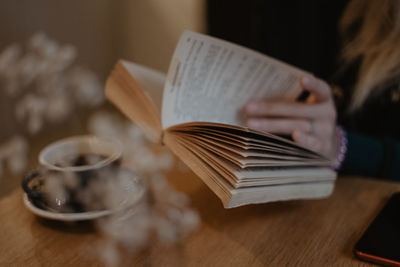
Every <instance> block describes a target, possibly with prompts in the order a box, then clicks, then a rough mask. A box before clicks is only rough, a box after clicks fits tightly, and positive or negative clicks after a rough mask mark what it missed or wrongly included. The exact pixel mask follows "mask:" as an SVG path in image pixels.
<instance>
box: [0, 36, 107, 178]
mask: <svg viewBox="0 0 400 267" xmlns="http://www.w3.org/2000/svg"><path fill="white" fill-rule="evenodd" d="M76 57H77V51H76V48H75V47H73V46H71V45H60V44H58V43H57V42H55V41H54V40H52V39H50V38H49V37H47V36H46V35H45V34H43V33H36V34H34V35H33V36H32V37H31V38H30V39H29V41H28V42H27V44H26V45H25V46H23V45H22V44H12V45H10V46H8V47H6V48H5V49H4V50H3V51H2V52H0V89H1V90H2V91H3V92H5V94H6V95H5V97H6V98H7V101H10V102H11V103H15V105H14V110H10V111H9V114H10V115H11V116H13V115H14V116H15V119H16V121H17V122H18V123H19V125H20V126H21V128H22V133H15V134H16V136H17V137H15V138H11V140H14V141H10V142H11V144H12V145H11V146H10V143H9V142H8V141H7V142H4V143H0V149H1V150H0V163H1V162H2V161H7V162H8V165H9V168H10V170H11V171H12V172H14V173H21V172H22V171H24V169H25V167H26V156H27V155H26V154H27V153H28V151H29V146H28V143H27V142H26V141H25V140H24V141H21V140H23V138H22V137H21V135H22V134H24V133H27V134H28V135H34V134H37V133H39V132H40V131H41V130H42V129H43V128H44V126H45V125H46V124H47V123H58V124H59V123H61V122H63V121H65V120H66V119H67V118H68V117H69V116H70V115H71V114H72V113H73V112H74V111H76V110H77V108H81V107H84V108H94V107H98V106H99V105H100V104H102V103H103V102H104V93H103V89H102V85H101V83H100V81H99V79H98V78H97V76H96V75H95V74H94V73H93V72H92V71H90V70H89V69H86V68H83V67H82V66H78V65H77V64H74V62H75V60H76ZM16 131H17V130H16ZM15 140H19V141H15ZM0 141H2V140H0ZM5 147H6V148H7V149H6V148H5ZM10 147H11V149H15V150H16V151H15V152H10V151H9V148H10ZM4 150H7V152H4ZM23 153H24V155H22V154H23ZM15 155H18V156H15ZM0 167H1V165H0ZM1 174H2V172H1V168H0V177H1Z"/></svg>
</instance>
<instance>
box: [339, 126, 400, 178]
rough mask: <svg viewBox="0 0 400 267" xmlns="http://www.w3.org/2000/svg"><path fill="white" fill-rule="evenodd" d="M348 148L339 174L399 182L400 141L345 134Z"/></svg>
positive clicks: (349, 132) (353, 133)
mask: <svg viewBox="0 0 400 267" xmlns="http://www.w3.org/2000/svg"><path fill="white" fill-rule="evenodd" d="M347 139H348V146H347V153H346V157H345V160H344V162H343V164H342V167H341V169H340V172H341V173H344V174H353V175H362V176H370V177H377V178H382V179H388V180H394V181H400V141H399V140H396V139H393V138H389V137H382V138H374V137H369V136H366V135H362V134H359V133H356V132H352V131H348V132H347Z"/></svg>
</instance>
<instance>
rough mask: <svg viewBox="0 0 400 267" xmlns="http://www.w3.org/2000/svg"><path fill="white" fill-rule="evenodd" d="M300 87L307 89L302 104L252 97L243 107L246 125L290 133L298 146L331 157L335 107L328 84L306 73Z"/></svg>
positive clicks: (268, 130) (333, 147)
mask: <svg viewBox="0 0 400 267" xmlns="http://www.w3.org/2000/svg"><path fill="white" fill-rule="evenodd" d="M300 85H301V87H302V88H303V89H304V90H306V91H309V92H310V96H309V97H308V98H307V101H306V102H305V103H302V102H287V101H285V102H284V101H273V102H272V101H266V100H254V101H250V102H249V103H247V104H246V105H245V106H244V109H243V110H244V113H245V115H246V116H247V121H246V124H247V126H248V127H249V128H251V129H255V130H259V131H264V132H269V133H275V134H285V135H291V136H292V137H293V139H294V141H295V142H296V143H298V144H300V145H301V146H304V147H306V148H308V149H311V150H313V151H315V152H318V153H320V154H322V155H325V156H327V157H329V158H334V157H335V154H336V132H335V125H336V109H335V105H334V103H333V98H332V94H331V90H330V87H329V85H328V84H327V83H325V82H324V81H322V80H320V79H317V78H315V77H311V76H307V77H303V78H302V79H301V80H300Z"/></svg>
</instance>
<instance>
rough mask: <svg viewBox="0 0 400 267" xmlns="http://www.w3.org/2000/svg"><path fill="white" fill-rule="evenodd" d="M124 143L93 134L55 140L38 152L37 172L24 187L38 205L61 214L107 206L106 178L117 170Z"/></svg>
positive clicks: (23, 183) (24, 182)
mask: <svg viewBox="0 0 400 267" xmlns="http://www.w3.org/2000/svg"><path fill="white" fill-rule="evenodd" d="M121 154H122V146H121V144H120V143H119V142H117V141H115V140H109V139H103V138H99V137H96V136H92V135H85V136H74V137H70V138H66V139H62V140H59V141H56V142H54V143H51V144H49V145H48V146H46V147H45V148H44V149H43V150H42V151H41V152H40V153H39V165H40V168H39V170H38V171H33V172H31V173H30V174H29V175H27V176H26V177H25V179H24V180H23V182H22V187H23V189H24V190H25V192H26V193H27V195H28V198H29V199H30V200H31V201H32V203H33V204H34V205H36V206H37V207H39V208H42V209H45V210H49V211H53V212H61V213H71V212H85V211H88V210H90V211H93V210H102V209H105V207H104V203H103V202H102V199H103V198H104V188H102V187H101V185H105V184H106V183H105V181H106V180H105V179H107V178H108V177H110V176H112V175H113V174H115V173H117V171H118V168H119V165H120V159H121Z"/></svg>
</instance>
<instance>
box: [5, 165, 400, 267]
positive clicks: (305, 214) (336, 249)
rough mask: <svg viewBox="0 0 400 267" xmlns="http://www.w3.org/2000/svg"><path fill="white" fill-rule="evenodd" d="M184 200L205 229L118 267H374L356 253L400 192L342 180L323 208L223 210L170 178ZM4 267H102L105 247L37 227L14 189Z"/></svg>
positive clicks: (8, 203)
mask: <svg viewBox="0 0 400 267" xmlns="http://www.w3.org/2000/svg"><path fill="white" fill-rule="evenodd" d="M169 180H170V182H171V183H172V184H173V185H174V186H175V187H176V188H177V189H179V190H181V191H184V192H185V193H187V194H188V195H189V197H190V199H191V203H192V206H193V207H194V208H195V209H197V210H198V212H199V214H200V216H201V225H200V228H199V230H198V231H197V232H195V233H194V234H192V235H191V236H190V237H189V238H188V239H187V240H186V241H185V242H184V243H183V244H182V245H180V246H178V247H165V246H162V245H158V244H154V245H152V246H151V247H150V248H149V249H147V250H146V251H143V252H141V253H139V254H133V253H125V254H124V256H123V262H122V264H121V266H371V265H370V264H368V263H364V262H361V261H359V260H358V259H356V258H355V257H354V256H353V254H352V248H353V246H354V244H355V242H356V241H357V240H358V238H359V237H360V236H361V234H362V233H363V231H364V230H365V229H366V227H367V226H368V225H369V223H370V222H371V221H372V219H373V218H374V217H375V215H376V214H377V213H378V212H379V210H380V209H381V208H382V207H383V205H384V204H385V201H386V200H387V199H388V198H389V197H390V195H391V194H392V193H393V192H395V191H400V184H398V183H397V184H396V183H391V182H385V181H378V180H372V179H367V178H357V177H341V178H339V179H338V181H337V183H336V189H335V191H334V193H333V195H332V196H331V197H329V198H327V199H322V200H301V201H287V202H278V203H269V204H259V205H251V206H246V207H240V208H235V209H230V210H225V209H224V208H223V207H222V204H221V203H220V201H219V200H218V199H217V197H216V196H215V195H214V194H213V193H212V192H211V191H210V190H209V189H208V188H207V187H206V186H205V185H204V184H203V183H202V182H201V181H200V180H199V179H198V178H197V177H196V176H194V174H192V173H191V172H188V173H180V172H178V171H176V172H171V173H170V174H169ZM0 218H1V219H0V266H75V267H76V266H103V264H102V263H101V262H100V261H99V260H98V259H97V258H96V256H95V255H90V253H88V251H89V250H88V248H90V247H93V246H95V245H96V244H97V242H98V241H99V240H101V238H102V236H101V235H100V234H99V233H97V232H96V230H95V227H94V226H93V224H92V223H90V222H84V223H72V224H65V223H60V222H54V221H48V220H43V219H40V218H38V217H36V216H34V215H33V214H31V213H30V212H29V211H28V210H27V209H26V208H25V207H24V205H23V202H22V191H21V190H20V189H17V190H15V191H13V192H12V193H11V194H9V195H7V196H4V197H3V198H2V199H0Z"/></svg>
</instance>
